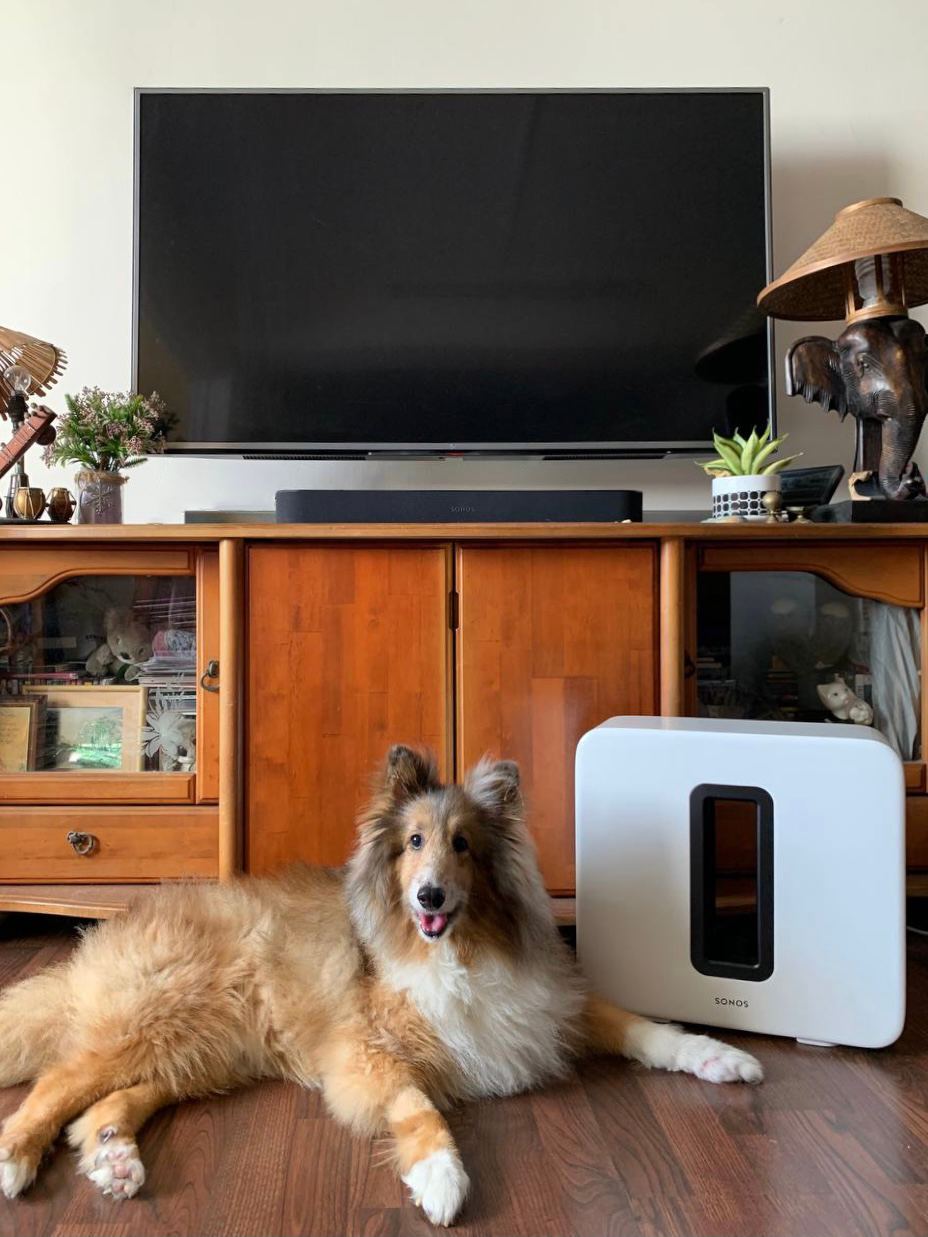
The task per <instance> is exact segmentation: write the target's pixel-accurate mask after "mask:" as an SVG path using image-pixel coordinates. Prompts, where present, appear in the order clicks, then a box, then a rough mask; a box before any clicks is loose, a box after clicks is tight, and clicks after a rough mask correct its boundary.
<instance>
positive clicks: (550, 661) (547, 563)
mask: <svg viewBox="0 0 928 1237" xmlns="http://www.w3.org/2000/svg"><path fill="white" fill-rule="evenodd" d="M656 573H657V557H656V550H655V548H654V547H653V546H651V545H641V544H639V545H626V546H579V545H544V546H532V547H526V548H524V549H523V548H510V547H499V548H497V547H495V546H486V547H483V546H479V547H469V546H468V547H463V548H461V549H460V550H459V551H458V558H457V579H458V585H457V587H458V591H459V593H460V627H459V630H458V633H457V638H458V646H457V651H458V656H457V716H458V734H457V752H458V769H459V771H461V772H463V770H465V769H466V768H467V767H468V766H469V765H471V764H472V763H473V762H474V761H475V760H477V759H478V758H479V757H480V756H481V755H483V753H484V752H490V753H491V754H493V755H496V756H500V757H503V758H507V759H513V760H517V761H518V762H519V765H520V766H521V770H522V781H523V789H524V792H525V797H526V802H527V805H528V813H529V821H530V823H531V826H532V829H533V832H534V834H535V838H536V841H537V843H538V851H539V858H540V861H541V869H542V873H543V875H544V878H545V883H546V885H547V887H548V889H549V890H550V891H551V892H552V893H572V892H573V888H574V755H575V751H576V746H577V741H578V740H579V739H580V737H581V735H582V734H584V732H585V731H587V730H589V729H591V728H592V727H594V726H597V725H599V723H600V722H603V721H605V720H606V719H607V718H609V717H614V716H616V715H618V714H652V713H654V712H656V708H657V574H656Z"/></svg>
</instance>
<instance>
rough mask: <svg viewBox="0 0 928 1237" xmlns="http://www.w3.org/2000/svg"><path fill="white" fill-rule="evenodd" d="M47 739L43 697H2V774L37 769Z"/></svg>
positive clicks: (0, 708) (0, 723)
mask: <svg viewBox="0 0 928 1237" xmlns="http://www.w3.org/2000/svg"><path fill="white" fill-rule="evenodd" d="M44 739H45V701H44V699H42V698H41V697H38V698H34V699H33V698H31V697H26V696H0V773H27V772H29V771H31V770H33V769H37V768H38V767H39V762H40V759H41V755H42V746H43V742H44Z"/></svg>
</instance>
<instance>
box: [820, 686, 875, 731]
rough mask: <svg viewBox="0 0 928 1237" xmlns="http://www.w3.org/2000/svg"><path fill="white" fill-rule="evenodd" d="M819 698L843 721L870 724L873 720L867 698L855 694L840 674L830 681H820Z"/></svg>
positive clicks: (863, 724) (860, 724) (862, 724)
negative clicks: (862, 698) (863, 698)
mask: <svg viewBox="0 0 928 1237" xmlns="http://www.w3.org/2000/svg"><path fill="white" fill-rule="evenodd" d="M817 690H818V698H819V700H821V702H822V704H823V705H824V706H825V708H826V709H828V711H829V712H830V713H833V714H834V716H835V717H836V718H837V719H838V720H839V721H841V722H856V724H857V725H858V726H869V725H870V724H871V723H872V722H873V710H872V709H871V708H870V706H869V704H867V702H866V700H861V698H860V697H859V696H855V695H854V693H853V692H852V691H851V689H850V688H849V687H848V685H847V683H845V681H844V679H842V678H841V676H840V675H839V674H836V675H835V677H834V679H833V680H832V681H831V682H830V683H819V685H818V688H817Z"/></svg>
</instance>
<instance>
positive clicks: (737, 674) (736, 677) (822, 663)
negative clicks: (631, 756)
mask: <svg viewBox="0 0 928 1237" xmlns="http://www.w3.org/2000/svg"><path fill="white" fill-rule="evenodd" d="M923 560H924V549H923V547H922V546H920V545H918V544H916V543H914V542H907V543H902V544H899V543H893V542H885V541H876V540H874V541H869V542H865V543H860V544H855V543H854V542H849V543H845V544H839V545H836V544H834V543H832V542H822V543H817V542H814V541H813V542H804V543H798V542H796V543H790V542H782V543H779V544H774V545H769V546H768V545H765V546H764V547H763V548H762V549H761V548H760V547H758V546H756V545H745V544H725V543H720V544H718V545H705V546H701V547H699V550H698V553H697V565H698V573H697V575H696V592H695V598H696V606H695V625H691V628H690V633H689V650H688V651H689V654H690V662H691V664H692V665H693V666H694V669H695V674H693V675H691V677H690V679H689V680H688V683H687V688H688V693H687V705H688V710H689V711H690V712H691V713H694V714H698V715H700V716H704V717H722V718H726V717H729V718H752V719H755V720H761V721H796V722H803V721H806V722H827V721H832V720H833V718H835V717H836V718H838V719H840V720H843V721H846V722H847V724H849V725H850V724H852V723H851V722H850V720H849V719H848V717H847V707H846V705H847V698H846V692H847V690H848V689H849V690H850V691H851V692H853V694H854V696H855V697H856V698H857V701H858V702H859V701H862V702H863V703H864V705H865V706H868V707H869V717H870V723H871V724H872V725H873V726H874V727H875V728H876V729H878V730H880V731H881V732H882V733H883V734H884V735H885V736H886V738H887V739H888V740H889V742H890V744H891V745H892V746H893V748H894V749H895V750H896V751H897V752H898V754H899V756H900V757H901V758H902V759H903V760H904V761H905V762H906V784H907V786H908V788H909V790H910V791H923V790H924V789H925V757H924V742H923V731H924V726H925V710H926V700H925V696H924V693H923V692H922V676H923V670H924V668H925V664H926V652H928V650H926V642H925V639H924V634H923V628H924V625H925V583H924V561H923ZM862 711H863V712H864V713H865V714H866V710H865V709H864V710H862ZM842 714H844V716H843V717H842Z"/></svg>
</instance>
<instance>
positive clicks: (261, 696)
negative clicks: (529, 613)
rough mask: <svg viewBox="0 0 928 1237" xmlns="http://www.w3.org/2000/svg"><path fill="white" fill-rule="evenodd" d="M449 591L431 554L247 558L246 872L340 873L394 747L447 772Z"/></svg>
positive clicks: (380, 551)
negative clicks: (373, 783) (432, 757)
mask: <svg viewBox="0 0 928 1237" xmlns="http://www.w3.org/2000/svg"><path fill="white" fill-rule="evenodd" d="M449 588H450V549H447V548H444V547H441V546H424V547H423V546H388V545H373V546H371V545H364V546H356V545H319V546H313V545H298V546H287V545H270V546H254V547H252V548H251V549H250V550H249V554H248V563H247V591H248V608H247V622H248V628H247V633H246V640H247V679H246V681H247V700H246V717H247V723H246V734H245V771H246V804H247V816H246V834H245V835H246V843H245V863H246V868H247V870H248V871H250V872H265V871H267V870H268V869H271V868H274V867H277V866H279V865H280V864H282V863H286V862H289V861H291V860H294V859H303V860H306V861H309V862H312V863H325V864H339V863H343V862H344V860H345V859H346V858H347V856H348V854H349V852H350V849H351V845H352V842H353V838H354V822H355V817H356V814H357V812H358V809H359V808H360V807H361V805H362V804H363V802H364V799H365V797H366V794H367V787H368V785H369V783H370V778H371V774H372V773H373V772H374V771H375V770H376V769H377V767H378V766H379V765H380V763H381V762H382V761H383V758H384V756H385V754H386V750H387V748H388V747H389V746H390V744H391V743H397V742H406V743H412V744H421V745H425V746H428V747H431V748H432V750H433V751H434V752H435V754H436V756H437V757H438V761H439V765H440V766H441V769H442V772H443V774H446V775H447V774H449V773H450V765H451V761H450V754H451V753H450V726H449V711H450V710H449V703H448V702H449V700H450V690H449V678H450V672H449V665H450V647H451V633H450V629H449V624H448V596H449Z"/></svg>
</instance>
